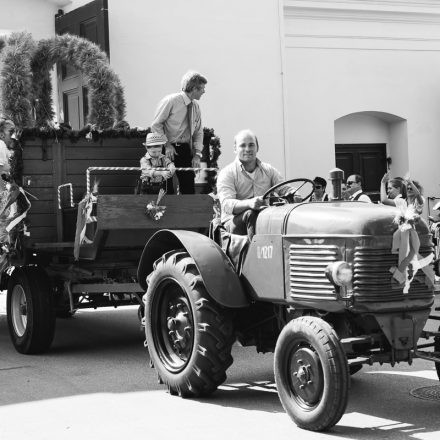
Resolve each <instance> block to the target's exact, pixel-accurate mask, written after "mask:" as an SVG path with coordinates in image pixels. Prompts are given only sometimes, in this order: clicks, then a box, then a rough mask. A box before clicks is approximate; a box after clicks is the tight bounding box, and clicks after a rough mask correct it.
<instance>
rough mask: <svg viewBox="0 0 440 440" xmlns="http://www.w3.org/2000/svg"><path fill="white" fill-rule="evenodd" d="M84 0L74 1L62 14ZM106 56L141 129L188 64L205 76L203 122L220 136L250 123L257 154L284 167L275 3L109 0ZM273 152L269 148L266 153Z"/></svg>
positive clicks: (229, 149)
mask: <svg viewBox="0 0 440 440" xmlns="http://www.w3.org/2000/svg"><path fill="white" fill-rule="evenodd" d="M84 3H87V2H86V1H83V0H74V1H73V2H72V4H71V5H69V6H68V7H65V8H64V11H65V12H69V11H70V10H71V9H73V8H75V7H77V6H80V5H83V4H84ZM108 9H109V28H110V58H111V65H112V66H113V68H114V70H115V71H116V72H117V73H118V74H119V76H120V78H121V80H122V84H123V85H124V87H125V95H126V100H127V110H128V115H127V119H128V121H129V123H130V124H131V125H132V126H135V125H138V126H142V127H148V126H150V124H151V121H152V119H153V115H154V111H155V108H156V106H157V103H158V102H159V100H160V99H161V98H162V97H163V96H165V95H166V94H169V93H173V92H177V91H179V90H180V80H181V77H182V75H183V74H184V73H185V72H186V71H187V70H189V69H195V70H198V71H200V72H201V73H202V74H204V75H205V76H206V77H207V79H208V85H207V87H206V94H205V95H204V96H203V97H202V99H201V100H200V105H201V108H202V120H203V125H204V126H206V127H212V128H214V129H215V132H216V134H218V135H219V136H220V138H221V143H222V152H223V153H222V155H221V157H220V164H221V165H224V164H226V163H227V162H229V161H231V160H232V159H233V157H234V155H233V137H234V135H235V134H236V133H237V132H238V131H239V130H240V129H243V128H251V129H252V130H254V131H255V133H256V134H257V135H258V137H259V141H260V146H261V158H262V159H264V160H270V161H271V162H272V163H273V164H274V165H275V166H277V167H278V168H279V169H280V171H283V169H284V157H283V156H282V148H283V147H282V146H283V117H282V111H283V105H282V88H281V55H280V41H279V27H278V23H279V9H278V4H277V2H276V1H267V0H209V1H207V0H185V1H180V0H160V1H157V0H130V1H126V0H109V1H108ZM274 150H276V151H277V153H276V154H272V153H273V151H274Z"/></svg>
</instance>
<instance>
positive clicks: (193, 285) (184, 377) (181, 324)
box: [144, 251, 234, 397]
mask: <svg viewBox="0 0 440 440" xmlns="http://www.w3.org/2000/svg"><path fill="white" fill-rule="evenodd" d="M144 302H145V335H146V343H147V346H148V351H149V354H150V360H151V362H152V364H153V366H154V368H155V369H156V370H157V373H158V377H159V380H161V381H162V382H163V383H164V384H166V385H167V386H168V390H169V392H170V393H171V394H178V395H180V396H182V397H192V396H206V395H209V394H211V393H212V392H214V391H215V390H216V389H217V387H218V386H219V385H220V384H222V383H223V382H224V381H225V379H226V370H227V369H228V367H229V366H230V365H231V364H232V356H231V347H232V343H233V341H234V339H233V329H232V322H231V319H230V318H229V317H228V314H227V311H226V310H224V309H222V308H221V307H220V306H218V305H217V304H216V303H215V302H214V301H213V300H212V299H211V298H210V296H209V295H208V293H207V291H206V288H205V285H204V283H203V280H202V277H201V276H200V274H199V271H198V269H197V267H196V264H195V262H194V260H193V259H192V258H191V257H190V256H189V254H188V253H187V252H184V251H172V252H168V253H166V254H164V255H163V256H162V258H161V259H159V260H158V261H156V263H155V265H154V271H153V272H152V274H151V275H150V276H149V278H148V290H147V293H146V294H145V297H144Z"/></svg>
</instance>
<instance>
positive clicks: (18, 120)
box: [0, 32, 35, 130]
mask: <svg viewBox="0 0 440 440" xmlns="http://www.w3.org/2000/svg"><path fill="white" fill-rule="evenodd" d="M34 52H35V42H34V41H33V39H32V36H31V34H29V33H28V32H15V33H13V34H11V35H10V36H9V38H8V39H7V44H6V46H5V47H4V48H3V51H2V61H3V68H2V71H1V73H0V77H1V78H0V91H1V95H2V99H1V102H2V112H3V114H4V115H5V116H7V117H9V118H11V119H12V120H13V121H14V122H15V125H16V126H17V128H18V129H19V130H21V129H23V128H24V127H29V126H32V123H33V118H32V105H31V101H32V71H31V65H30V64H31V63H30V60H31V57H32V55H33V53H34Z"/></svg>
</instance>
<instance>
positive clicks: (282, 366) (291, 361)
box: [274, 316, 349, 431]
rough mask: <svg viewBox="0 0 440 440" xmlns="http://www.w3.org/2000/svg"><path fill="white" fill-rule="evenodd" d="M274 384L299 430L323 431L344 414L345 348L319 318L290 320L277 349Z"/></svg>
mask: <svg viewBox="0 0 440 440" xmlns="http://www.w3.org/2000/svg"><path fill="white" fill-rule="evenodd" d="M274 369H275V381H276V384H277V388H278V395H279V397H280V400H281V403H282V405H283V407H284V409H285V410H286V412H287V413H288V414H289V416H290V417H291V418H292V419H293V421H294V422H295V423H296V424H297V425H298V426H299V427H300V428H304V429H308V430H311V431H324V430H326V429H328V428H331V427H332V426H334V425H335V424H336V423H337V422H338V421H339V419H340V418H341V417H342V415H343V414H344V412H345V408H346V406H347V400H348V387H349V373H348V365H347V358H346V356H345V353H344V349H343V348H342V345H341V343H340V341H339V339H338V337H337V335H336V332H335V331H334V330H333V329H332V327H331V326H330V325H329V324H328V323H326V322H325V321H323V320H322V319H320V318H315V317H311V316H304V317H301V318H297V319H294V320H293V321H290V322H289V323H288V324H287V325H286V326H285V327H284V329H283V330H282V332H281V334H280V336H279V338H278V341H277V345H276V348H275V367H274Z"/></svg>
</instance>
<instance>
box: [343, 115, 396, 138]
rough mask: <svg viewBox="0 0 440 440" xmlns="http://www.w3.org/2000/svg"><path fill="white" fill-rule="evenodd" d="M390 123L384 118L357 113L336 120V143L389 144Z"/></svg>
mask: <svg viewBox="0 0 440 440" xmlns="http://www.w3.org/2000/svg"><path fill="white" fill-rule="evenodd" d="M388 138H389V125H388V123H386V122H385V121H383V120H382V119H380V118H378V117H375V116H370V115H365V114H363V113H357V114H355V115H348V116H344V117H342V118H340V119H338V120H337V121H335V144H366V143H376V144H387V143H388V141H389V139H388Z"/></svg>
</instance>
